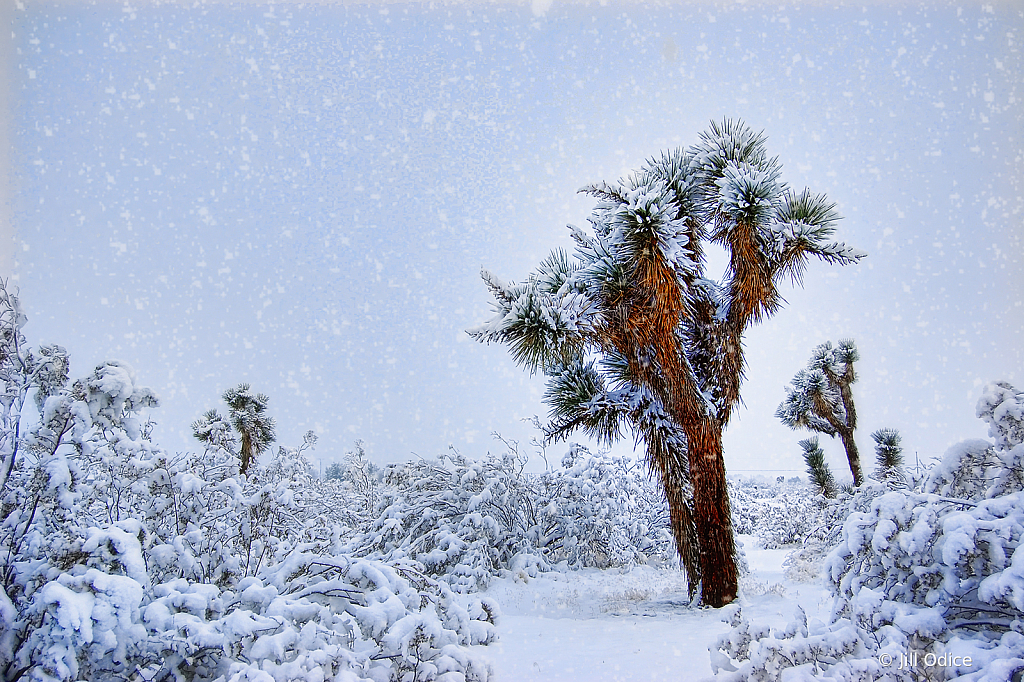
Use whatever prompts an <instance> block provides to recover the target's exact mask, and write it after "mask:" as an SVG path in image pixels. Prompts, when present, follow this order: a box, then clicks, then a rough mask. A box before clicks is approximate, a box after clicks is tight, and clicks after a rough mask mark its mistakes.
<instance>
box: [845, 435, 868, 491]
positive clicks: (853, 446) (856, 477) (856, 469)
mask: <svg viewBox="0 0 1024 682" xmlns="http://www.w3.org/2000/svg"><path fill="white" fill-rule="evenodd" d="M839 438H840V439H842V441H843V447H844V448H846V459H847V460H848V461H849V462H850V473H851V474H853V484H854V485H855V486H858V487H859V486H860V485H861V484H862V483H864V474H863V473H862V472H861V468H860V453H859V452H858V451H857V441H855V440H854V439H853V429H842V430H841V431H839Z"/></svg>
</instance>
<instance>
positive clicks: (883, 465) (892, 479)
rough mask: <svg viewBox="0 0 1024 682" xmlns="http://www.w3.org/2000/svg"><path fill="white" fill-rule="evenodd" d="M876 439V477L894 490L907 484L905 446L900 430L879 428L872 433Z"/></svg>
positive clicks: (872, 436)
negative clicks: (902, 442)
mask: <svg viewBox="0 0 1024 682" xmlns="http://www.w3.org/2000/svg"><path fill="white" fill-rule="evenodd" d="M871 438H872V439H873V440H874V441H875V462H876V463H877V468H876V469H875V478H876V479H878V480H879V481H881V482H882V483H885V484H886V485H887V486H889V488H890V489H892V490H897V489H900V488H905V487H906V486H907V474H906V472H905V471H904V469H903V447H902V445H901V444H900V440H901V439H900V432H899V431H897V430H896V429H878V430H877V431H875V432H874V433H872V434H871Z"/></svg>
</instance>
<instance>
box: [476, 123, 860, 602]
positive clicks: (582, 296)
mask: <svg viewBox="0 0 1024 682" xmlns="http://www.w3.org/2000/svg"><path fill="white" fill-rule="evenodd" d="M780 174H781V166H780V164H779V163H778V160H777V159H775V158H771V157H769V156H768V154H767V150H766V147H765V137H764V135H763V134H759V133H755V132H753V131H752V130H751V129H750V128H749V127H747V126H746V125H745V124H743V123H741V122H735V121H729V120H726V121H724V122H723V123H721V124H717V123H712V124H711V127H710V129H709V130H708V131H707V132H705V133H703V134H701V136H700V141H699V142H698V143H697V144H696V145H694V146H693V147H691V148H689V149H685V150H684V149H676V150H673V151H670V152H667V153H664V154H663V155H662V156H661V158H659V159H652V160H650V161H648V162H647V164H646V165H645V166H644V167H643V168H642V169H640V170H639V171H637V172H635V173H633V174H632V175H631V176H629V177H628V178H625V179H623V180H620V181H619V182H617V183H614V184H608V183H598V184H595V185H590V186H588V187H585V188H584V189H583V190H581V191H583V192H586V193H588V194H590V195H592V196H595V197H597V198H598V200H599V203H598V205H597V207H596V209H595V210H594V214H593V217H592V218H591V219H590V222H591V226H592V231H593V234H587V233H584V232H583V231H582V230H579V229H576V228H572V227H570V229H571V230H572V234H573V238H574V239H575V241H576V251H575V253H574V254H573V256H572V257H570V256H569V255H567V254H566V253H564V252H561V251H556V252H554V253H553V254H551V256H550V257H548V258H547V259H546V260H544V261H543V262H542V263H541V264H540V266H539V268H538V269H537V270H536V271H535V272H534V273H533V274H532V275H531V276H530V277H528V278H527V280H526V281H525V282H522V283H520V284H514V283H510V284H506V283H504V282H502V281H500V280H499V279H498V278H497V277H495V276H493V275H491V274H490V273H487V272H484V273H483V277H484V280H485V282H486V284H487V286H488V288H489V289H490V290H491V293H492V294H493V295H494V298H495V308H496V314H495V315H494V317H493V318H492V319H491V320H489V321H488V322H486V323H485V324H484V325H482V326H480V327H478V328H476V329H473V330H470V334H471V335H472V336H473V337H474V338H476V339H477V340H479V341H484V342H491V341H498V342H501V343H505V344H508V345H509V347H510V351H511V353H512V356H513V357H514V358H515V359H516V361H517V362H519V363H520V364H522V365H523V366H524V367H526V368H527V369H529V370H530V371H531V372H535V371H537V370H540V371H543V372H544V373H545V374H546V375H547V376H548V390H547V394H546V396H545V400H546V402H547V403H548V404H549V405H550V407H551V413H550V424H549V427H548V428H549V430H548V437H549V439H551V440H555V439H559V438H562V437H564V436H565V435H567V434H568V433H569V432H571V431H573V430H577V429H582V430H583V431H584V432H586V433H588V434H590V435H591V436H594V437H596V438H598V439H600V440H604V441H613V440H616V439H617V438H619V437H620V435H622V433H623V431H624V430H625V429H629V430H631V431H632V432H633V435H634V437H635V438H636V439H637V440H638V441H640V440H643V441H644V443H645V445H646V447H647V453H648V456H649V458H650V460H651V464H652V465H653V466H654V467H655V468H656V470H657V471H658V472H659V473H660V475H661V478H662V483H663V485H664V486H665V492H666V495H667V497H668V501H669V506H670V510H671V522H672V531H673V535H674V536H675V539H676V545H677V548H678V549H679V551H680V554H681V556H682V557H683V560H684V562H687V555H688V554H689V555H690V556H692V557H695V559H693V561H692V563H693V564H695V565H694V566H691V565H689V564H688V565H687V568H688V569H689V568H693V569H696V570H697V571H699V577H700V579H701V581H702V582H701V598H702V600H703V603H705V604H707V605H709V606H714V607H719V606H724V605H725V604H728V603H729V602H731V601H732V600H733V599H734V598H735V597H736V589H737V574H736V564H735V560H734V558H733V553H734V543H733V532H732V525H731V521H730V515H729V497H728V491H727V488H726V480H725V464H724V461H723V457H722V430H723V428H724V427H725V425H726V424H727V423H728V422H729V418H730V417H731V415H732V409H733V407H734V406H735V405H736V403H737V402H738V401H739V397H740V393H739V390H740V383H741V381H742V378H743V371H744V355H743V343H742V341H743V333H744V332H745V331H746V329H747V327H748V326H750V325H751V324H753V323H757V322H760V321H761V320H762V319H764V318H766V317H769V316H771V315H772V314H774V313H775V312H777V311H778V310H779V308H780V307H781V305H782V303H783V300H782V297H781V295H780V293H779V285H780V284H781V283H782V282H783V280H785V279H791V280H793V281H794V282H799V281H800V277H801V274H802V273H803V270H804V267H805V266H806V263H807V259H808V257H809V256H816V257H818V258H821V259H822V260H825V261H826V262H829V263H839V264H847V263H854V262H856V261H858V260H859V259H860V258H861V257H863V255H864V254H863V253H862V252H860V251H857V250H855V249H852V248H849V247H847V246H845V245H844V244H841V243H837V242H833V241H830V237H831V236H832V234H833V232H834V224H835V222H836V220H837V219H838V216H837V215H836V213H835V211H834V205H833V204H832V203H831V202H829V201H828V200H827V199H826V198H825V197H824V196H822V195H814V194H811V193H810V192H809V191H807V190H804V191H802V192H794V191H792V190H791V189H790V188H789V187H787V186H786V185H785V183H783V182H782V181H781V180H780V178H779V176H780ZM707 242H713V243H716V244H719V245H720V246H722V247H723V248H725V250H726V251H727V253H728V255H729V267H728V270H727V271H726V273H725V274H724V276H723V278H722V279H721V280H713V279H710V278H708V277H706V275H705V259H704V248H705V244H706V243H707Z"/></svg>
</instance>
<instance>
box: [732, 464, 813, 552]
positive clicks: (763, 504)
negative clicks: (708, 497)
mask: <svg viewBox="0 0 1024 682" xmlns="http://www.w3.org/2000/svg"><path fill="white" fill-rule="evenodd" d="M729 499H730V500H731V502H732V519H733V527H734V528H735V529H736V532H737V533H739V534H742V535H756V536H757V537H758V541H759V543H760V544H761V545H762V546H763V547H764V548H766V549H777V548H779V547H785V546H788V545H793V544H797V543H802V542H804V541H806V540H807V538H808V537H810V536H811V534H812V533H814V532H815V531H816V528H817V524H818V523H820V516H821V508H822V504H821V500H819V499H815V498H814V496H812V495H811V494H809V492H808V490H807V486H806V485H803V484H800V483H787V482H781V483H779V482H775V483H770V484H769V483H754V482H752V481H729Z"/></svg>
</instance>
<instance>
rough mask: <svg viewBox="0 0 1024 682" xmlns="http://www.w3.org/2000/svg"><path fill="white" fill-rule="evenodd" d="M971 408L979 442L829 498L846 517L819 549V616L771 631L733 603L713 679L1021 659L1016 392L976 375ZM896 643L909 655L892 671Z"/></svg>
mask: <svg viewBox="0 0 1024 682" xmlns="http://www.w3.org/2000/svg"><path fill="white" fill-rule="evenodd" d="M977 413H978V416H979V417H980V418H981V419H983V420H984V421H985V422H986V423H988V425H989V434H990V436H991V437H992V439H993V440H992V441H985V440H970V441H965V442H963V443H960V444H958V445H955V446H953V447H952V448H950V449H949V450H948V451H947V452H946V454H945V456H944V457H943V459H942V460H941V462H939V464H938V465H937V466H935V467H934V468H933V469H932V471H931V472H930V474H929V475H928V476H927V477H926V478H925V479H924V480H923V481H922V482H921V483H920V484H919V485H918V486H917V487H916V489H904V490H889V489H888V488H886V487H885V486H883V485H881V484H874V485H867V486H865V487H864V488H863V489H861V490H859V491H858V492H856V493H855V494H854V495H853V496H851V497H850V498H849V499H847V500H846V501H842V502H837V503H836V505H835V508H836V509H837V510H842V511H845V512H847V513H848V516H847V517H846V518H845V521H844V522H843V523H842V526H841V531H840V532H839V533H838V538H837V542H836V545H835V547H834V548H833V549H832V550H831V552H830V553H829V554H828V556H827V557H826V559H825V572H826V576H825V577H826V580H827V582H828V585H829V586H830V588H831V591H832V594H833V598H834V602H833V607H832V616H831V622H830V623H828V624H825V623H821V622H811V623H808V622H807V619H806V617H805V616H804V614H803V612H802V611H799V612H798V617H797V620H796V621H795V622H793V623H791V624H790V625H789V626H788V627H786V628H784V629H782V630H777V631H776V630H770V629H769V628H766V627H762V626H758V625H756V624H754V623H752V622H750V621H749V620H746V619H745V618H744V617H743V616H742V614H741V613H740V612H739V610H738V609H737V610H734V612H733V613H731V614H730V618H731V619H732V620H731V622H732V625H733V629H732V630H731V631H730V632H729V633H727V634H726V635H724V636H722V637H721V638H720V640H719V641H718V645H717V651H713V652H712V666H713V668H714V669H715V671H716V675H715V678H714V679H715V680H717V681H718V682H727V681H736V680H758V681H761V680H778V679H781V677H782V673H783V671H787V674H786V679H788V680H811V679H814V680H827V681H837V682H838V681H839V680H843V681H846V680H878V679H886V680H894V681H897V680H898V681H907V682H910V681H911V680H918V679H927V680H933V681H938V680H965V681H966V680H979V681H980V680H993V681H994V680H1010V679H1011V677H1012V676H1013V674H1014V673H1015V672H1016V671H1018V670H1022V669H1024V634H1022V633H1024V626H1022V615H1024V547H1022V543H1021V540H1022V537H1024V392H1021V391H1019V390H1018V389H1016V388H1014V387H1013V386H1011V385H1010V384H1008V383H1005V382H999V383H994V384H990V385H989V386H988V387H987V388H986V389H985V391H984V393H983V395H982V397H981V399H980V400H979V402H978V408H977ZM908 653H909V654H916V665H914V666H910V665H903V666H902V667H901V666H900V664H899V662H900V661H906V660H907V659H906V658H904V657H906V656H907V655H908ZM929 654H932V656H929ZM944 655H945V656H944ZM932 664H933V665H932Z"/></svg>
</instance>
